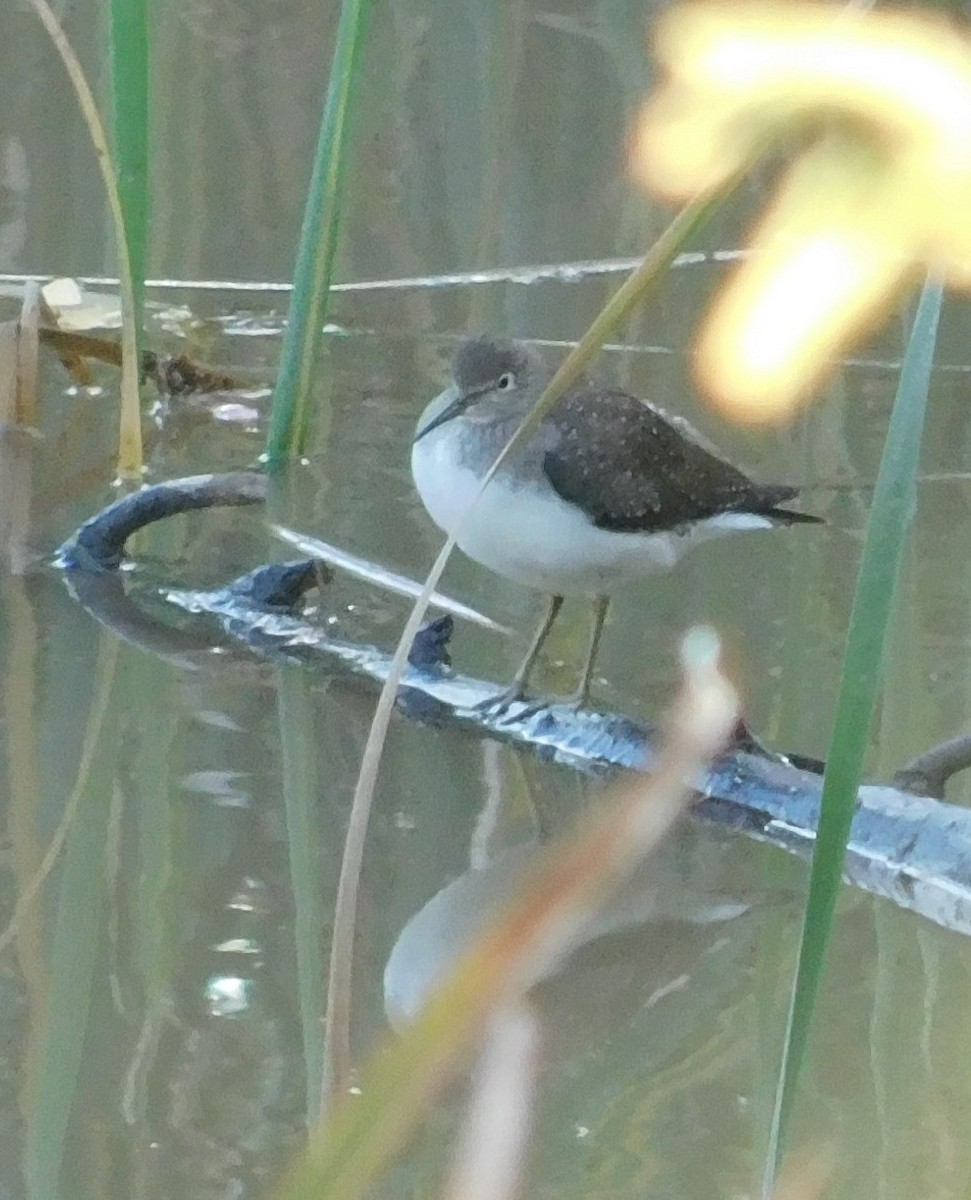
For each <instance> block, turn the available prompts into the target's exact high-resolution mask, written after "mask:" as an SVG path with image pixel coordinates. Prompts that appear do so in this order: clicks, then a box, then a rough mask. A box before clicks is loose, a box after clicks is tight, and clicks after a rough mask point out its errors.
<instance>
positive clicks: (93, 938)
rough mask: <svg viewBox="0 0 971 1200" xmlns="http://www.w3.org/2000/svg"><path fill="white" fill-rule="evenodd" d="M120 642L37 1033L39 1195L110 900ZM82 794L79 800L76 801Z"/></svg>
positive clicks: (109, 667) (54, 1156)
mask: <svg viewBox="0 0 971 1200" xmlns="http://www.w3.org/2000/svg"><path fill="white" fill-rule="evenodd" d="M117 659H118V644H117V642H114V641H110V640H107V639H106V640H104V641H103V642H102V646H101V650H100V653H99V662H98V668H97V683H96V686H95V692H94V699H93V703H92V708H91V712H90V714H89V717H88V728H87V731H86V734H85V744H84V748H83V753H82V759H81V762H80V763H79V765H78V774H77V780H76V783H75V791H74V794H73V795H72V798H71V800H69V802H68V805H67V806H65V817H67V814H68V812H69V811H70V812H71V823H70V826H69V828H68V830H67V833H66V841H65V853H64V869H63V871H62V874H61V879H60V887H59V889H58V894H57V905H56V915H55V919H54V929H53V937H52V941H51V949H50V965H49V972H50V983H49V990H48V1000H47V1009H46V1012H45V1013H44V1017H43V1020H42V1022H41V1026H40V1029H39V1031H38V1035H37V1039H36V1061H35V1062H33V1063H31V1065H30V1066H29V1067H28V1070H29V1071H30V1073H31V1074H32V1075H33V1076H34V1078H35V1079H36V1090H35V1091H34V1092H33V1093H32V1094H33V1098H34V1103H33V1107H32V1108H31V1110H30V1111H29V1113H28V1114H27V1118H26V1122H25V1126H26V1128H25V1133H24V1175H25V1177H26V1181H27V1193H28V1195H29V1196H30V1198H31V1200H40V1198H41V1197H43V1198H44V1200H48V1198H50V1200H57V1198H58V1197H59V1196H60V1195H61V1194H62V1191H61V1173H62V1170H63V1162H64V1155H65V1149H66V1143H67V1138H68V1129H69V1123H70V1118H71V1109H72V1105H73V1102H74V1099H75V1097H76V1095H77V1086H78V1080H79V1076H80V1072H81V1063H82V1059H83V1048H84V1039H85V1034H86V1031H87V1027H88V1017H89V1014H90V1006H91V999H92V995H93V990H94V978H95V969H96V963H97V956H98V952H99V947H100V944H101V936H102V932H103V924H104V909H105V903H106V900H107V891H108V885H107V879H106V874H105V843H106V841H107V837H108V813H109V809H110V804H111V798H112V784H113V779H114V767H115V759H116V755H117V743H118V739H119V737H120V733H119V729H120V717H119V711H120V710H121V709H123V708H124V699H123V697H122V696H121V695H120V687H119V680H118V678H117V674H116V666H117ZM75 800H76V805H75V804H74V802H75Z"/></svg>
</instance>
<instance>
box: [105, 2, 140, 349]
mask: <svg viewBox="0 0 971 1200" xmlns="http://www.w3.org/2000/svg"><path fill="white" fill-rule="evenodd" d="M148 7H149V0H111V15H110V28H111V101H112V120H113V124H114V135H115V136H114V145H115V165H116V168H117V172H118V193H119V196H120V198H121V208H122V212H123V213H124V218H125V236H126V238H127V241H128V257H129V261H130V263H131V273H132V293H133V300H134V307H135V325H136V328H137V331H138V334H139V336H141V333H142V328H143V310H144V302H145V273H146V268H147V263H146V258H147V243H148V96H149V57H148V51H149V47H148Z"/></svg>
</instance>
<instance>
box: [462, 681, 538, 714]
mask: <svg viewBox="0 0 971 1200" xmlns="http://www.w3.org/2000/svg"><path fill="white" fill-rule="evenodd" d="M544 707H545V704H543V703H541V702H540V701H538V700H533V701H528V700H527V699H526V692H525V690H524V688H523V686H522V685H521V684H519V683H513V684H511V685H510V686H509V687H507V688H505V689H503V691H501V692H498V693H497V694H496V695H495V696H487V697H486V698H485V700H481V701H480V702H479V703H478V704H476V705H475V706H474V708H473V712H477V713H479V714H480V715H481V716H483V717H488V718H489V719H490V720H491V721H501V720H504V719H512V718H515V719H516V720H517V721H518V720H523V719H525V718H526V717H531V716H532V715H533V713H535V712H538V711H539V709H540V708H544ZM514 708H515V712H513V711H512V710H513V709H514Z"/></svg>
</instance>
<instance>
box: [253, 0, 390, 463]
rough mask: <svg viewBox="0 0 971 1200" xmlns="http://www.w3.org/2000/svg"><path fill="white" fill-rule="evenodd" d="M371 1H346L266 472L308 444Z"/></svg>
mask: <svg viewBox="0 0 971 1200" xmlns="http://www.w3.org/2000/svg"><path fill="white" fill-rule="evenodd" d="M370 9H371V0H344V3H343V4H342V6H341V15H340V22H339V24H338V27H337V44H336V46H335V47H334V59H333V62H332V64H331V69H330V82H329V84H328V86H327V99H326V101H325V104H324V115H323V118H322V120H321V123H320V135H319V137H318V140H317V152H316V155H315V157H314V167H313V174H312V176H311V180H310V190H309V192H308V194H307V203H306V207H305V209H304V215H303V226H302V228H301V231H300V247H299V249H298V251H297V265H296V269H295V271H294V276H293V293H292V295H291V297H290V310H289V313H288V314H287V328H286V332H285V334H284V337H283V349H282V351H281V356H280V369H279V373H278V375H277V381H276V387H275V388H274V391H273V407H272V410H271V412H270V429H269V434H268V436H267V443H266V462H267V467H268V469H269V470H270V471H273V470H275V469H277V468H278V467H279V466H280V465H281V464H282V462H283V461H284V460H285V459H286V458H287V457H293V456H294V455H297V454H299V453H300V452H301V450H302V449H303V447H304V445H305V443H306V439H307V427H308V424H309V417H310V413H309V396H310V384H311V377H312V375H313V370H314V364H315V362H316V358H317V350H318V347H319V344H320V337H321V331H322V328H323V324H324V316H325V312H326V305H327V293H328V291H329V289H330V278H331V272H332V270H333V266H334V256H335V253H336V250H337V234H338V223H339V218H340V209H341V193H342V190H343V182H344V174H345V167H346V163H347V153H346V144H347V136H348V130H349V127H350V120H351V111H352V101H353V98H354V89H355V84H356V82H357V77H358V74H359V64H360V56H361V54H360V52H361V47H362V45H363V42H364V35H365V30H366V28H367V19H368V15H369V13H370Z"/></svg>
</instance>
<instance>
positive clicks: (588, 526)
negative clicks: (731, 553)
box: [412, 436, 771, 595]
mask: <svg viewBox="0 0 971 1200" xmlns="http://www.w3.org/2000/svg"><path fill="white" fill-rule="evenodd" d="M448 441H449V439H448V438H444V437H443V438H440V439H435V438H434V437H433V436H430V437H428V438H426V439H423V440H422V441H421V442H420V443H418V445H416V446H415V447H414V449H413V451H412V474H413V476H414V479H415V485H416V487H417V489H418V492H419V495H420V496H421V498H422V501H423V503H424V505H425V507H426V509H427V510H428V512H429V514H430V516H431V518H432V520H433V521H434V522H435V524H436V525H438V527H439V528H440V529H443V530H444V531H445V532H446V533H449V534H451V533H453V532H454V530H455V528H456V526H457V525H458V522H459V520H460V518H461V517H462V516H463V515H464V514H465V513H466V512H467V511H468V509H469V506H470V505H471V504H472V501H473V500H474V499H475V497H476V495H477V494H478V491H479V483H480V481H479V478H478V476H477V475H476V474H475V472H473V471H472V470H470V469H469V468H467V467H465V466H463V465H461V464H460V463H457V462H456V461H455V460H454V459H453V458H452V456H451V455H450V454H449V448H448ZM426 442H429V443H430V445H426ZM770 526H771V522H770V521H768V520H766V519H765V518H764V517H752V516H748V515H745V514H726V515H725V516H723V517H716V518H713V519H712V520H709V521H703V522H698V523H696V524H695V525H693V526H692V527H690V528H689V529H687V530H686V531H684V532H680V533H678V532H673V531H669V532H658V533H617V532H613V531H611V530H606V529H599V528H597V526H596V525H594V524H593V522H592V521H591V520H590V519H589V518H588V517H587V516H586V514H585V513H584V512H583V511H582V510H581V509H579V508H578V507H576V506H575V505H572V504H568V503H567V502H566V501H565V500H563V499H562V498H561V497H560V496H558V495H557V494H556V492H554V491H553V489H552V488H548V489H545V488H541V487H539V486H536V485H528V484H527V485H520V486H517V485H514V484H513V483H512V482H511V481H510V480H509V477H508V476H507V475H504V474H500V475H499V476H497V477H496V479H494V480H493V481H492V483H490V484H489V486H488V487H487V488H486V490H485V492H484V493H483V495H482V497H481V498H480V499H479V501H478V503H477V504H476V505H475V508H474V509H473V510H472V512H471V515H470V516H469V518H468V520H467V521H466V522H465V527H464V529H463V530H462V532H461V534H460V536H459V538H458V545H459V547H460V548H461V549H462V550H463V551H464V553H465V554H467V555H468V556H469V558H472V559H474V560H475V561H476V562H478V563H481V564H482V565H483V566H485V567H488V568H489V569H490V570H492V571H495V572H496V573H497V574H499V575H504V576H505V577H506V578H507V579H512V580H514V581H515V582H516V583H520V584H523V585H525V586H526V587H532V588H536V589H538V590H540V591H546V592H554V593H557V594H565V595H597V594H603V593H608V592H611V591H613V590H614V589H615V588H617V587H621V586H623V585H624V584H626V583H630V582H632V581H633V580H635V579H638V578H640V577H641V576H643V575H649V574H652V573H654V572H658V571H665V570H669V569H670V568H671V567H673V566H674V564H675V563H676V562H677V561H678V559H679V558H681V556H682V555H683V554H685V553H686V552H687V551H688V550H689V549H690V548H691V547H692V546H693V545H696V544H697V543H698V542H699V541H707V540H709V539H710V538H712V537H717V536H720V535H722V534H724V533H729V532H733V531H736V530H743V529H763V528H768V527H770Z"/></svg>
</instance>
